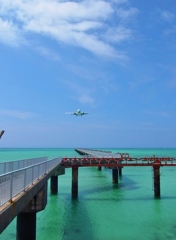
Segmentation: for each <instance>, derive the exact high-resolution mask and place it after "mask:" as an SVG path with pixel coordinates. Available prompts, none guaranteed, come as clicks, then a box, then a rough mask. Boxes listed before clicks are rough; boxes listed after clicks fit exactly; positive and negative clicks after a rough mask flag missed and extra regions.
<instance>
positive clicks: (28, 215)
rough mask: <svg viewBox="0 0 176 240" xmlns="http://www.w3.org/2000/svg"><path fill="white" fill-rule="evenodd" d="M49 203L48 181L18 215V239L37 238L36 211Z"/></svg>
mask: <svg viewBox="0 0 176 240" xmlns="http://www.w3.org/2000/svg"><path fill="white" fill-rule="evenodd" d="M46 204H47V182H46V184H45V185H44V186H43V188H42V189H41V190H40V191H39V192H38V193H37V194H36V195H35V196H34V197H33V199H32V200H31V201H30V202H29V203H28V204H27V206H26V207H25V208H24V209H23V211H22V212H20V213H19V214H18V216H17V227H16V230H17V231H16V239H17V240H36V215H37V214H36V213H37V212H39V211H42V210H44V209H45V206H46Z"/></svg>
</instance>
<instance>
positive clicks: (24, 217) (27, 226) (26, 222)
mask: <svg viewBox="0 0 176 240" xmlns="http://www.w3.org/2000/svg"><path fill="white" fill-rule="evenodd" d="M16 239H17V240H24V239H25V240H35V239H36V212H34V213H20V214H18V217H17V232H16Z"/></svg>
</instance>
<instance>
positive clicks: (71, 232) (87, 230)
mask: <svg viewBox="0 0 176 240" xmlns="http://www.w3.org/2000/svg"><path fill="white" fill-rule="evenodd" d="M91 229H92V223H91V219H89V216H88V213H87V210H86V207H85V203H84V202H83V201H80V200H79V198H78V199H72V200H71V201H70V203H69V204H68V206H67V213H66V219H65V226H64V232H63V239H64V240H73V239H77V240H79V239H80V240H81V239H84V240H90V239H95V238H94V234H93V231H91Z"/></svg>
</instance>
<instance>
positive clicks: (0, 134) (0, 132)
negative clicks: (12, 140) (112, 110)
mask: <svg viewBox="0 0 176 240" xmlns="http://www.w3.org/2000/svg"><path fill="white" fill-rule="evenodd" d="M4 132H5V131H4V130H2V131H0V139H1V137H2V135H3V134H4Z"/></svg>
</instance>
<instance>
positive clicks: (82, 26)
mask: <svg viewBox="0 0 176 240" xmlns="http://www.w3.org/2000/svg"><path fill="white" fill-rule="evenodd" d="M126 2H127V1H126V0H118V1H108V2H107V1H102V0H97V1H93V0H89V1H87V0H83V1H79V2H78V1H63V0H59V1H56V0H52V1H51V0H50V1H49V0H43V1H41V0H37V1H34V0H33V1H31V0H25V1H24V0H14V1H13V2H12V1H10V0H6V1H3V0H0V4H1V9H0V32H1V34H0V41H1V42H3V43H5V44H8V45H11V46H20V45H21V44H24V43H25V42H27V36H31V35H32V37H35V35H34V34H37V35H40V36H45V37H47V38H51V39H54V40H55V41H57V42H58V43H65V44H69V45H73V46H77V47H80V48H83V49H85V50H87V51H89V52H91V53H93V54H95V55H98V56H104V57H111V58H117V59H122V60H123V59H126V54H125V53H124V52H123V50H121V49H118V48H117V46H116V44H119V43H121V42H124V41H129V40H130V39H132V29H131V28H130V27H129V26H128V24H127V23H126V22H125V20H129V19H130V18H131V17H134V16H135V15H136V14H137V12H138V11H137V9H136V8H130V7H129V8H128V9H127V6H126ZM123 5H124V8H123ZM112 18H113V24H112Z"/></svg>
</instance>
